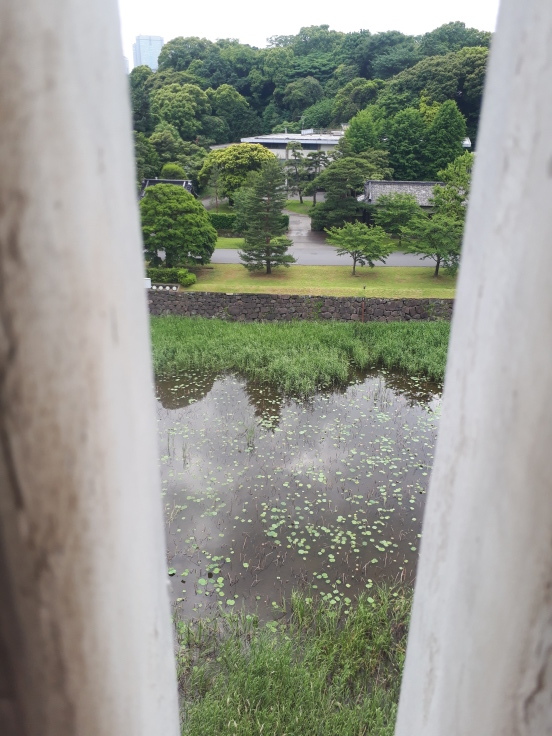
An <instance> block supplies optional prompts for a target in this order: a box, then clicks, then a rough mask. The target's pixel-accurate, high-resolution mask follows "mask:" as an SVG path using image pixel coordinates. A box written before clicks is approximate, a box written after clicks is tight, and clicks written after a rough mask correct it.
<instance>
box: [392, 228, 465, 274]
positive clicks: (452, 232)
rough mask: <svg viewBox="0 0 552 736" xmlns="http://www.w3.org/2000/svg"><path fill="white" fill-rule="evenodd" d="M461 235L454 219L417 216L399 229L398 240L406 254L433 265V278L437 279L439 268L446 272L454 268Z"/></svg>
mask: <svg viewBox="0 0 552 736" xmlns="http://www.w3.org/2000/svg"><path fill="white" fill-rule="evenodd" d="M463 231H464V222H463V221H462V220H459V219H457V218H455V217H450V216H449V215H441V214H436V215H433V217H429V216H428V215H426V214H421V215H419V216H418V217H416V218H415V219H413V220H412V221H411V222H410V224H409V225H408V226H406V227H403V228H402V236H403V238H404V240H406V241H407V243H408V247H407V252H408V253H416V254H417V255H420V256H422V258H431V259H432V260H434V261H435V271H434V274H433V275H434V276H435V277H437V276H439V267H440V266H441V265H443V266H445V268H446V269H447V270H448V271H449V272H455V271H456V269H457V268H458V263H459V260H460V249H461V246H462V234H463Z"/></svg>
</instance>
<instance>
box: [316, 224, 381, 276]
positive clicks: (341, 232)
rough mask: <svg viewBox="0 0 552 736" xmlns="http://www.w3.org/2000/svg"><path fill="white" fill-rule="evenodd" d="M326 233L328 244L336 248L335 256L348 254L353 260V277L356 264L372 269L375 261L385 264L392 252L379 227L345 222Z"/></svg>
mask: <svg viewBox="0 0 552 736" xmlns="http://www.w3.org/2000/svg"><path fill="white" fill-rule="evenodd" d="M326 232H327V233H328V243H330V244H331V245H335V246H336V247H337V254H338V255H340V256H342V255H346V254H348V255H350V256H351V258H352V259H353V276H355V270H356V266H357V264H358V265H360V266H365V265H366V264H368V265H369V266H370V268H374V266H375V265H376V264H375V261H382V263H385V259H386V258H387V256H388V255H389V254H390V253H391V252H392V250H393V246H392V244H391V243H390V242H389V238H388V237H387V234H386V232H385V230H384V229H383V228H381V227H379V225H374V226H372V227H369V226H368V225H365V224H364V223H362V222H346V223H345V225H343V227H332V228H330V229H329V230H326Z"/></svg>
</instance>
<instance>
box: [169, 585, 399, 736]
mask: <svg viewBox="0 0 552 736" xmlns="http://www.w3.org/2000/svg"><path fill="white" fill-rule="evenodd" d="M374 591H375V592H372V591H371V595H370V597H369V596H368V595H363V596H361V597H360V598H359V599H358V601H356V602H355V605H353V606H351V607H350V608H348V607H347V606H344V605H343V606H342V605H335V606H331V605H330V606H329V605H327V604H325V603H322V602H320V601H316V600H315V599H313V598H312V597H309V596H308V595H304V594H298V593H296V594H293V595H292V597H291V601H290V603H289V611H288V612H287V617H286V619H285V623H280V624H277V623H275V622H269V623H268V624H266V625H264V626H263V625H261V624H260V623H259V621H258V619H257V617H256V616H254V615H251V614H249V615H246V614H245V613H239V614H226V615H221V616H220V617H216V618H214V619H210V620H205V619H203V620H198V621H193V622H177V624H176V633H177V647H178V648H177V668H178V681H179V688H180V695H181V708H182V723H183V727H182V734H183V736H221V735H222V734H235V735H236V736H238V735H239V736H258V734H285V735H286V736H307V734H308V735H309V736H311V735H312V736H314V735H316V736H368V735H369V736H392V734H393V729H394V725H395V719H396V712H397V703H398V697H399V689H400V681H401V674H402V668H403V663H404V656H405V649H406V635H407V629H408V621H409V615H410V605H411V592H410V591H409V590H401V589H397V590H394V591H392V590H391V589H389V588H383V587H382V588H375V589H374Z"/></svg>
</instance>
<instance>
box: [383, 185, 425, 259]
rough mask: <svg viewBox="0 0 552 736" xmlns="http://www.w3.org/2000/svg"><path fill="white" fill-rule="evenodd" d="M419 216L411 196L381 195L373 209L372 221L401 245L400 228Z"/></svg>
mask: <svg viewBox="0 0 552 736" xmlns="http://www.w3.org/2000/svg"><path fill="white" fill-rule="evenodd" d="M419 214H420V206H419V204H418V202H417V201H416V197H414V196H413V195H412V194H400V193H397V194H383V195H382V196H381V197H379V198H378V203H377V205H376V206H375V207H374V220H375V222H376V224H377V225H381V227H382V228H383V229H384V230H385V232H386V233H388V234H389V235H396V236H398V237H399V247H400V245H401V243H402V228H403V227H406V226H407V225H408V224H409V223H410V222H411V220H412V219H413V218H415V217H417V216H418V215H419Z"/></svg>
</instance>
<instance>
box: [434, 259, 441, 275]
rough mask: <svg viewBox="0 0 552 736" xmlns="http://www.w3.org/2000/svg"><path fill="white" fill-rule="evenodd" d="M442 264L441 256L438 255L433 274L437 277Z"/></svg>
mask: <svg viewBox="0 0 552 736" xmlns="http://www.w3.org/2000/svg"><path fill="white" fill-rule="evenodd" d="M440 265H441V256H437V258H436V260H435V271H434V272H433V276H434V277H435V278H437V276H438V275H439V266H440Z"/></svg>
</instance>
